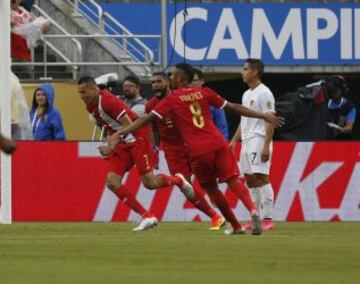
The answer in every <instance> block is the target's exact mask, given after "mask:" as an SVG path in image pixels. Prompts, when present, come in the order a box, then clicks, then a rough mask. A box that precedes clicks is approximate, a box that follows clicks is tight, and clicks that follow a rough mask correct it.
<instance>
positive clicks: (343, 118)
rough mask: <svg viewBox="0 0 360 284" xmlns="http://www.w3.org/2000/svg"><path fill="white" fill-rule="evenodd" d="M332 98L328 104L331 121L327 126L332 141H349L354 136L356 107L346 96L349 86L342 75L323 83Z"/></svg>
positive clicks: (332, 77) (331, 77)
mask: <svg viewBox="0 0 360 284" xmlns="http://www.w3.org/2000/svg"><path fill="white" fill-rule="evenodd" d="M322 86H324V87H325V89H326V91H327V93H328V94H329V96H330V99H329V102H328V109H329V120H328V123H327V125H328V126H329V127H330V134H329V138H330V139H336V140H343V139H348V138H349V136H350V135H351V134H352V130H353V126H354V123H355V120H356V107H355V105H354V104H353V103H352V102H351V101H350V100H349V99H347V98H345V97H344V96H346V95H347V93H348V91H349V87H348V84H347V82H346V80H345V78H344V77H342V76H340V75H334V76H330V77H329V78H326V79H325V80H324V82H323V83H322Z"/></svg>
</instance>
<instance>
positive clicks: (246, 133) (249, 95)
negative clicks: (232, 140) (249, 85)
mask: <svg viewBox="0 0 360 284" xmlns="http://www.w3.org/2000/svg"><path fill="white" fill-rule="evenodd" d="M242 105H243V106H245V107H247V108H249V109H252V110H254V111H257V112H262V113H264V112H269V111H275V99H274V96H273V94H272V92H271V91H270V89H269V88H268V87H266V86H265V85H264V84H263V83H261V84H260V85H258V86H257V87H256V88H255V89H254V90H251V89H249V90H247V91H246V92H245V93H244V95H243V98H242ZM266 124H267V122H266V121H265V120H263V119H260V118H250V117H245V116H242V117H241V122H240V127H241V138H242V140H247V139H250V138H253V137H256V136H261V137H265V135H266Z"/></svg>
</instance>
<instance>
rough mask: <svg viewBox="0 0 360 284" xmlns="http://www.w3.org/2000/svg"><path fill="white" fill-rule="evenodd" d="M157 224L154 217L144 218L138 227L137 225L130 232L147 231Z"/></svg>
mask: <svg viewBox="0 0 360 284" xmlns="http://www.w3.org/2000/svg"><path fill="white" fill-rule="evenodd" d="M158 222H159V221H158V219H157V218H156V217H149V218H144V219H142V220H141V222H140V224H139V225H137V226H136V227H135V228H134V229H132V231H133V232H139V231H146V230H149V229H151V228H153V227H155V226H156V225H157V224H158Z"/></svg>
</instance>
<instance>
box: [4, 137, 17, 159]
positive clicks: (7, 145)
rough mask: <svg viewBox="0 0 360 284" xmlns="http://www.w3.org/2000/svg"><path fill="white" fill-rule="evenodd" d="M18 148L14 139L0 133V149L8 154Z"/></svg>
mask: <svg viewBox="0 0 360 284" xmlns="http://www.w3.org/2000/svg"><path fill="white" fill-rule="evenodd" d="M15 149H16V143H15V141H14V140H11V139H9V138H6V137H5V136H3V135H2V134H0V150H1V151H3V152H4V153H6V154H11V153H12V152H14V151H15Z"/></svg>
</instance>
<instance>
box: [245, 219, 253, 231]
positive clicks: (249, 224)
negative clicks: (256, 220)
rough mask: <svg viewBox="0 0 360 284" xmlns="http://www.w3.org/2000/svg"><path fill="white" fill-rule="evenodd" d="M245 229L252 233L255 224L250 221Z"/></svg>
mask: <svg viewBox="0 0 360 284" xmlns="http://www.w3.org/2000/svg"><path fill="white" fill-rule="evenodd" d="M244 227H245V229H246V230H248V231H250V230H252V227H253V222H252V221H248V222H247V223H246V224H245V226H244Z"/></svg>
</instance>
